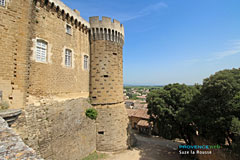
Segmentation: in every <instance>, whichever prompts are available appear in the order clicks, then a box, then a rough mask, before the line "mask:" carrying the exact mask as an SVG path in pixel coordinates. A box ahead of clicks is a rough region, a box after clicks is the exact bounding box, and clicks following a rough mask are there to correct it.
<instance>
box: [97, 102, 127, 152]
mask: <svg viewBox="0 0 240 160" xmlns="http://www.w3.org/2000/svg"><path fill="white" fill-rule="evenodd" d="M95 107H96V109H97V111H98V117H97V121H96V124H97V150H98V151H120V150H124V149H127V147H128V146H127V139H128V135H127V130H128V121H129V120H128V117H127V112H126V109H125V105H124V103H120V104H115V105H96V106H95Z"/></svg>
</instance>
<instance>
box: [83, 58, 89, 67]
mask: <svg viewBox="0 0 240 160" xmlns="http://www.w3.org/2000/svg"><path fill="white" fill-rule="evenodd" d="M83 68H84V69H85V70H87V69H88V56H87V55H84V62H83Z"/></svg>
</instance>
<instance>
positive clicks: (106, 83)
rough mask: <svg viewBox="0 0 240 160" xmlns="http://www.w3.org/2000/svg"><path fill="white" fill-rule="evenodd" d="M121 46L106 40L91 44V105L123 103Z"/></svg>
mask: <svg viewBox="0 0 240 160" xmlns="http://www.w3.org/2000/svg"><path fill="white" fill-rule="evenodd" d="M122 68H123V64H122V45H120V44H118V43H115V42H112V41H106V40H97V41H94V42H93V43H91V85H90V91H91V92H90V95H91V100H92V104H107V103H119V102H123V76H122V75H123V73H122V71H123V70H122Z"/></svg>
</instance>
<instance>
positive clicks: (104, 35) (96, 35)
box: [89, 16, 124, 45]
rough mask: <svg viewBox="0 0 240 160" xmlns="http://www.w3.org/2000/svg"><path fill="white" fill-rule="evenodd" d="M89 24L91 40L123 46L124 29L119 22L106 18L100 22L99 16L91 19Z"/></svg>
mask: <svg viewBox="0 0 240 160" xmlns="http://www.w3.org/2000/svg"><path fill="white" fill-rule="evenodd" d="M89 23H90V27H91V30H90V35H91V36H90V37H91V40H109V41H113V42H117V43H120V44H122V45H123V43H124V27H123V25H122V24H120V22H119V21H118V20H115V19H113V21H112V20H111V18H109V17H104V16H103V17H102V20H99V16H94V17H90V18H89Z"/></svg>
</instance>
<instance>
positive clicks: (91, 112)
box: [86, 108, 98, 120]
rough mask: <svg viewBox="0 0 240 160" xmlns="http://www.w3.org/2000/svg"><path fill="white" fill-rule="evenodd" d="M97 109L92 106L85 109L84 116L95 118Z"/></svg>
mask: <svg viewBox="0 0 240 160" xmlns="http://www.w3.org/2000/svg"><path fill="white" fill-rule="evenodd" d="M97 115H98V113H97V110H96V109H94V108H89V109H87V110H86V116H87V117H89V118H90V119H95V120H96V119H97Z"/></svg>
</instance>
